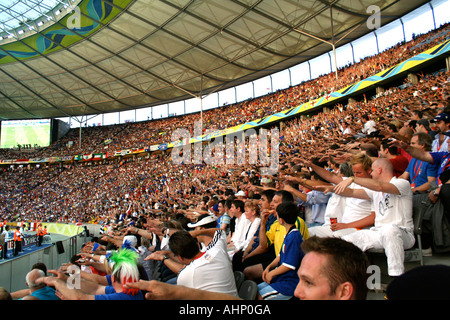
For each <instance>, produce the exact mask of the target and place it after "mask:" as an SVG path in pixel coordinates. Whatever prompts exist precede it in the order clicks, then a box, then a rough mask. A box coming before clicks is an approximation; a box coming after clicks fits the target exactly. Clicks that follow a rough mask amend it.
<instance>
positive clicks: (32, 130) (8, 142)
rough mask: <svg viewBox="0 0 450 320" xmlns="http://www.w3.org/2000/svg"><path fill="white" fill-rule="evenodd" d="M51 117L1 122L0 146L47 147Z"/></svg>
mask: <svg viewBox="0 0 450 320" xmlns="http://www.w3.org/2000/svg"><path fill="white" fill-rule="evenodd" d="M50 136H51V119H39V120H7V121H2V122H1V135H0V148H18V147H19V145H20V147H21V148H28V147H32V148H33V147H48V146H49V145H50Z"/></svg>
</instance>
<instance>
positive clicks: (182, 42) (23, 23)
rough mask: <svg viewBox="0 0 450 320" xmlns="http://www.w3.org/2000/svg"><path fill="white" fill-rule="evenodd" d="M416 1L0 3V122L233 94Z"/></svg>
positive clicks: (362, 31)
mask: <svg viewBox="0 0 450 320" xmlns="http://www.w3.org/2000/svg"><path fill="white" fill-rule="evenodd" d="M426 2H427V1H420V0H408V1H406V0H402V1H399V0H397V1H396V0H379V1H373V0H372V1H369V0H335V1H330V0H301V1H300V0H297V1H295V0H158V1H156V0H78V1H72V0H20V1H19V0H8V1H3V0H2V4H0V10H1V13H0V37H1V38H0V119H34V118H56V117H71V116H80V115H91V114H100V113H107V112H117V111H124V110H131V109H136V108H140V107H148V106H154V105H160V104H163V103H168V102H173V101H178V100H182V99H188V98H192V97H198V96H200V95H201V94H203V95H205V94H208V93H210V92H215V91H220V90H222V89H225V88H228V87H232V86H236V85H238V84H241V83H245V82H248V81H251V80H254V79H257V78H261V77H263V76H265V75H268V74H271V73H274V72H276V71H280V70H284V69H286V68H288V67H291V66H294V65H297V64H299V63H301V62H303V61H307V60H309V59H311V58H314V57H316V56H319V55H321V54H323V53H325V52H329V51H330V50H331V49H332V47H331V45H330V43H332V42H333V41H334V42H335V43H336V46H340V45H343V44H345V43H348V42H350V41H352V40H354V39H357V38H359V37H361V36H363V35H364V34H367V33H368V32H370V31H372V30H370V29H369V28H368V26H367V24H366V22H367V20H368V18H369V17H370V15H371V14H372V13H373V11H370V10H368V8H369V6H371V5H376V6H378V7H379V8H380V9H381V26H383V25H385V24H387V23H389V22H391V21H393V20H395V19H398V18H399V17H401V16H403V15H405V14H406V13H408V12H410V11H412V10H414V9H416V8H417V7H419V6H421V5H422V4H424V3H426Z"/></svg>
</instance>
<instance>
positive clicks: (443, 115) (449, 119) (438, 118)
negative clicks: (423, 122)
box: [431, 113, 450, 122]
mask: <svg viewBox="0 0 450 320" xmlns="http://www.w3.org/2000/svg"><path fill="white" fill-rule="evenodd" d="M441 120H444V121H445V122H450V115H449V114H448V113H439V114H438V115H437V116H436V117H435V118H434V119H433V120H431V122H438V121H441Z"/></svg>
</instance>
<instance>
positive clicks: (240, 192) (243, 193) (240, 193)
mask: <svg viewBox="0 0 450 320" xmlns="http://www.w3.org/2000/svg"><path fill="white" fill-rule="evenodd" d="M235 196H236V197H246V196H247V195H246V194H245V192H244V191H242V190H240V191H239V192H238V193H236V194H235Z"/></svg>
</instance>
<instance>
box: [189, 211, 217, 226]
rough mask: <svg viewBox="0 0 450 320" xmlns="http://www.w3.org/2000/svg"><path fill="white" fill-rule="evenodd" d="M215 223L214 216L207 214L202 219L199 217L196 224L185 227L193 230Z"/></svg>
mask: <svg viewBox="0 0 450 320" xmlns="http://www.w3.org/2000/svg"><path fill="white" fill-rule="evenodd" d="M216 221H217V218H216V217H215V216H212V215H209V214H207V215H205V216H204V217H201V216H200V217H199V219H198V221H197V222H196V223H188V224H187V226H188V227H189V228H195V227H200V226H204V225H205V224H208V223H211V222H216Z"/></svg>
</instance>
